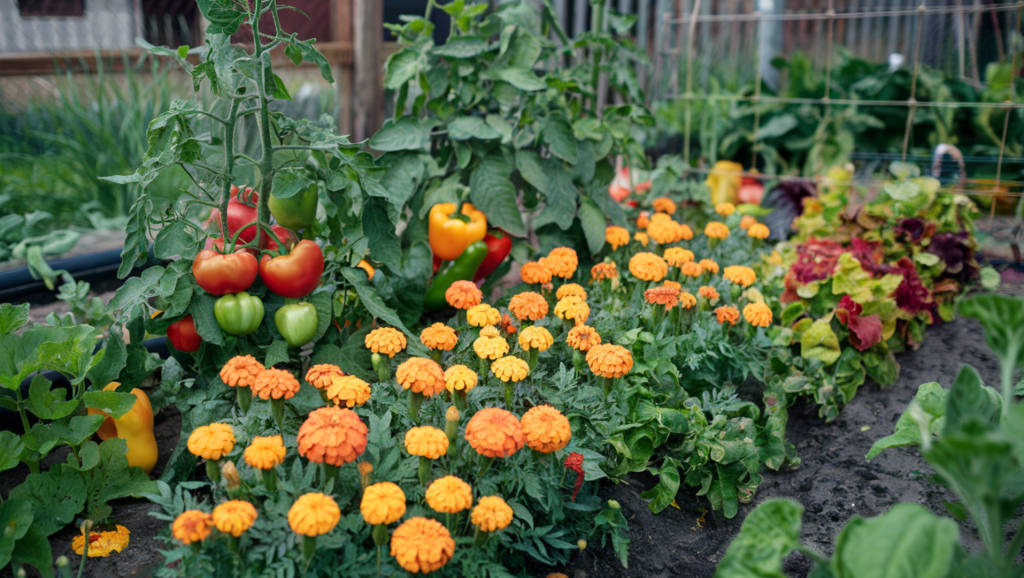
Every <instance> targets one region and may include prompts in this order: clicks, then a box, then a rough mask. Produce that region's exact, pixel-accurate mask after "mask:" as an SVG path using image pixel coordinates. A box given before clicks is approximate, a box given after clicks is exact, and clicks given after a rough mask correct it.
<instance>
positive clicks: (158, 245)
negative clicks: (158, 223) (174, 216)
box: [153, 220, 199, 259]
mask: <svg viewBox="0 0 1024 578" xmlns="http://www.w3.org/2000/svg"><path fill="white" fill-rule="evenodd" d="M197 249H199V245H198V244H197V243H196V240H195V239H194V238H193V237H192V235H191V234H190V232H189V229H188V225H186V224H185V221H180V220H178V221H173V222H171V223H170V224H169V225H167V226H166V227H164V228H162V229H160V232H159V233H157V234H156V240H155V241H154V242H153V253H154V254H155V255H156V256H157V258H159V259H177V258H182V259H191V258H193V257H194V256H195V255H196V254H197V253H198V251H197Z"/></svg>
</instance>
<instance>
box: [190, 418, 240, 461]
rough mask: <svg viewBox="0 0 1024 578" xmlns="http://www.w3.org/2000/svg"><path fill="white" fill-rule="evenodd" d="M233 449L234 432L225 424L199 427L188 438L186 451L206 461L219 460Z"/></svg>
mask: <svg viewBox="0 0 1024 578" xmlns="http://www.w3.org/2000/svg"><path fill="white" fill-rule="evenodd" d="M234 447H235V432H234V431H232V430H231V426H229V425H228V424H226V423H211V424H210V425H201V426H199V427H197V428H196V429H195V430H194V431H193V432H192V435H190V436H188V451H190V452H192V455H195V456H198V457H200V458H203V459H207V460H219V459H220V458H221V456H226V455H227V454H229V453H231V450H232V448H234Z"/></svg>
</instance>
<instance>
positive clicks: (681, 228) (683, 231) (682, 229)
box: [673, 225, 693, 243]
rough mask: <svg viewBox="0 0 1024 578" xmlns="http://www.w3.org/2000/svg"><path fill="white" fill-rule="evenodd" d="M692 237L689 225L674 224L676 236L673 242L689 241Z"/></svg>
mask: <svg viewBox="0 0 1024 578" xmlns="http://www.w3.org/2000/svg"><path fill="white" fill-rule="evenodd" d="M691 239H693V229H691V228H690V226H689V225H677V226H676V238H675V240H674V241H673V243H678V242H679V241H689V240H691Z"/></svg>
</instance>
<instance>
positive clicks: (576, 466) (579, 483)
mask: <svg viewBox="0 0 1024 578" xmlns="http://www.w3.org/2000/svg"><path fill="white" fill-rule="evenodd" d="M562 465H563V466H565V467H567V468H569V469H570V470H572V471H574V472H576V484H575V486H574V487H573V490H572V501H574V502H575V501H576V495H577V494H579V493H580V488H582V487H583V478H584V474H583V454H581V453H578V452H572V453H570V454H569V455H568V456H567V457H566V458H565V461H564V462H562ZM577 545H578V546H579V549H580V550H583V549H584V548H586V546H587V543H586V541H584V540H580V541H579V542H578V543H577ZM548 578H550V577H548Z"/></svg>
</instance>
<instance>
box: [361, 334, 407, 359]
mask: <svg viewBox="0 0 1024 578" xmlns="http://www.w3.org/2000/svg"><path fill="white" fill-rule="evenodd" d="M363 343H365V344H366V348H367V349H369V350H370V351H372V352H373V353H380V354H381V355H387V356H388V357H394V356H395V354H396V353H398V352H400V351H402V350H403V349H405V346H406V345H407V342H406V340H405V334H404V333H402V332H401V331H399V330H397V329H395V328H394V327H380V328H378V329H374V330H373V331H371V332H369V333H367V334H366V339H365V340H364V341H363Z"/></svg>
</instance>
